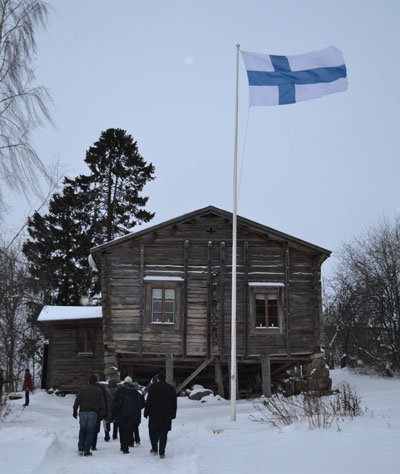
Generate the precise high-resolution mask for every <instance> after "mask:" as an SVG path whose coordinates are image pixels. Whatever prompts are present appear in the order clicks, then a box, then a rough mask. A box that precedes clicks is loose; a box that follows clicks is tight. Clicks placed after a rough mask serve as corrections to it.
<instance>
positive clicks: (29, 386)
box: [22, 369, 33, 407]
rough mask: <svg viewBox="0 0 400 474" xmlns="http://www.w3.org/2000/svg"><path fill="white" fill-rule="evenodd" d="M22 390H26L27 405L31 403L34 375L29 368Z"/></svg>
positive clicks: (26, 371)
mask: <svg viewBox="0 0 400 474" xmlns="http://www.w3.org/2000/svg"><path fill="white" fill-rule="evenodd" d="M22 390H25V405H24V407H27V406H28V405H29V392H32V390H33V385H32V376H31V373H30V372H29V369H26V370H25V377H24V385H23V386H22Z"/></svg>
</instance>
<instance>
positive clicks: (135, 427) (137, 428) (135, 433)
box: [133, 425, 140, 443]
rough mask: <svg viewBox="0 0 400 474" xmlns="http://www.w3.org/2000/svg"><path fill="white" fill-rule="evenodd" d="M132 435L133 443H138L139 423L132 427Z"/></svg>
mask: <svg viewBox="0 0 400 474" xmlns="http://www.w3.org/2000/svg"><path fill="white" fill-rule="evenodd" d="M133 437H134V441H135V443H140V435H139V425H135V426H134V427H133Z"/></svg>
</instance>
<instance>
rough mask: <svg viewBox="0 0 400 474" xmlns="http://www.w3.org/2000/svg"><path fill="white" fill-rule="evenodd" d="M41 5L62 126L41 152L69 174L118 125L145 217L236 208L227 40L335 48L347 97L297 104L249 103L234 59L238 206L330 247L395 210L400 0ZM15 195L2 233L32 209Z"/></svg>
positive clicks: (43, 42)
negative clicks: (139, 182) (135, 162)
mask: <svg viewBox="0 0 400 474" xmlns="http://www.w3.org/2000/svg"><path fill="white" fill-rule="evenodd" d="M49 4H50V5H52V7H53V10H52V12H51V14H50V17H49V23H48V31H47V32H45V33H40V34H39V35H38V55H37V68H36V74H37V79H38V83H40V84H42V85H44V86H46V87H47V88H48V89H49V91H50V93H51V95H52V97H53V100H54V109H53V119H54V122H55V124H56V126H57V128H52V127H51V126H48V127H45V128H41V129H40V130H38V132H37V133H36V135H35V145H36V147H37V149H38V151H39V153H40V156H41V157H42V159H43V161H44V162H46V163H50V162H51V160H52V159H53V158H54V157H59V159H60V161H61V162H62V164H63V166H64V168H65V169H66V170H67V174H68V175H69V177H71V178H73V177H75V176H76V175H77V174H79V173H86V172H87V168H86V165H85V163H84V158H85V151H86V150H87V149H88V148H89V147H90V146H91V145H92V144H93V143H94V142H95V141H96V140H97V139H98V138H99V136H100V133H101V131H104V130H106V129H107V128H122V129H124V130H126V131H127V132H128V133H130V134H131V135H132V136H133V137H134V139H135V140H136V141H137V143H138V146H139V150H140V153H141V154H142V156H143V157H144V158H145V160H146V161H148V162H152V163H153V164H154V165H155V176H156V179H155V181H153V182H152V183H151V184H150V185H148V186H147V187H146V188H145V194H146V195H149V196H150V199H149V202H148V210H150V211H154V212H156V218H155V220H154V223H158V222H161V221H163V220H166V219H169V218H172V217H176V216H178V215H181V214H183V213H186V212H191V211H193V210H195V209H198V208H201V207H204V206H207V205H209V204H212V205H214V206H217V207H220V208H222V209H225V210H228V211H232V164H233V145H234V105H235V104H234V95H235V60H236V59H235V57H236V48H235V45H236V43H240V45H241V48H242V49H243V50H246V51H252V52H258V53H267V54H278V55H293V54H301V53H306V52H309V51H313V50H318V49H322V48H325V47H327V46H329V45H334V46H336V47H337V48H339V49H340V50H341V51H342V52H343V55H344V59H345V62H346V66H347V71H348V80H349V89H348V91H347V92H345V93H340V94H332V95H329V96H326V97H323V98H321V99H317V100H313V101H307V102H302V103H299V104H295V105H288V106H278V107H256V108H252V109H250V111H249V109H248V85H247V76H246V72H245V69H244V66H243V63H242V61H241V62H240V90H239V102H240V105H239V109H240V114H239V168H240V166H241V165H240V162H241V160H242V157H243V145H244V140H245V132H246V123H247V119H248V128H247V139H246V147H245V153H244V164H243V174H242V178H241V188H240V196H239V206H238V213H239V215H242V216H244V217H247V218H249V219H252V220H255V221H257V222H260V223H262V224H265V225H267V226H270V227H273V228H275V229H277V230H280V231H282V232H286V233H288V234H291V235H293V236H295V237H298V238H301V239H304V240H306V241H309V242H311V243H314V244H316V245H319V246H321V247H325V248H327V249H330V250H333V251H336V250H337V249H338V248H339V247H340V245H341V243H342V242H343V241H347V240H349V239H351V238H352V237H355V236H357V235H359V234H361V233H362V232H364V231H365V229H366V228H367V227H368V226H369V225H371V224H373V223H374V222H376V221H377V219H379V217H381V216H383V215H386V216H387V217H389V218H393V217H394V215H395V214H396V213H399V212H400V190H399V186H398V181H399V177H400V163H399V157H398V141H399V140H398V136H399V131H398V126H399V125H398V124H399V118H398V117H399V111H400V107H399V106H400V92H399V72H400V71H399V65H400V62H399V56H400V48H399V46H400V28H399V24H400V23H399V20H400V2H399V1H398V0H335V1H331V0H329V1H328V0H301V1H299V0H280V1H279V2H276V1H268V0H263V1H262V0H258V1H256V0H229V1H228V0H226V1H216V0H202V1H201V2H199V1H194V0H193V1H190V0H186V1H184V0H179V1H178V0H169V1H164V0H155V1H134V0H113V1H110V0H68V1H65V0H49ZM16 202H17V200H15V203H14V207H12V208H11V210H10V213H9V215H8V220H7V223H8V226H9V228H10V229H16V228H18V225H19V224H21V223H23V222H24V219H25V217H26V215H27V214H29V213H30V212H31V211H32V207H31V206H33V208H34V207H35V206H37V205H38V204H37V203H35V202H34V201H32V202H31V203H30V204H29V205H28V204H25V205H21V203H20V200H18V202H19V205H17V204H16ZM9 204H12V203H10V202H9ZM325 266H326V268H327V270H329V264H328V265H326V264H325Z"/></svg>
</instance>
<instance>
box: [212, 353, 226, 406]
mask: <svg viewBox="0 0 400 474" xmlns="http://www.w3.org/2000/svg"><path fill="white" fill-rule="evenodd" d="M214 375H215V383H216V384H217V392H218V395H219V396H220V397H222V398H225V390H224V380H223V376H222V368H221V362H220V360H219V357H215V358H214Z"/></svg>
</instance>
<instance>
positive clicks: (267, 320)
mask: <svg viewBox="0 0 400 474" xmlns="http://www.w3.org/2000/svg"><path fill="white" fill-rule="evenodd" d="M249 292H250V293H249V294H250V314H251V317H252V323H251V324H252V327H253V329H252V332H253V333H254V332H259V331H258V330H270V329H273V330H276V329H279V330H280V331H279V333H280V334H282V331H284V327H283V326H284V324H285V321H284V319H285V318H284V316H283V309H284V304H283V301H284V293H285V284H284V283H279V282H255V281H254V282H249Z"/></svg>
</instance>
